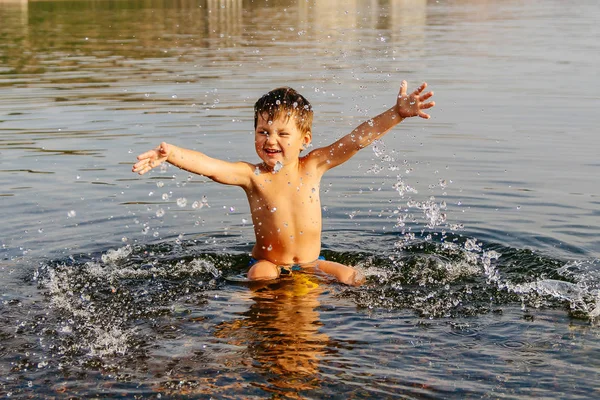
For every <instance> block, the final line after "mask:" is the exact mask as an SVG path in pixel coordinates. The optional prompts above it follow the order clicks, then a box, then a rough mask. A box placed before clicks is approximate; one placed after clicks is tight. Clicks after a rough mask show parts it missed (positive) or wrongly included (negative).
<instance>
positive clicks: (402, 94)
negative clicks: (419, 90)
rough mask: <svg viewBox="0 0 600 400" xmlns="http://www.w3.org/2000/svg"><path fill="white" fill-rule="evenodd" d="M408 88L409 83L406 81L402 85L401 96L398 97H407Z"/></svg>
mask: <svg viewBox="0 0 600 400" xmlns="http://www.w3.org/2000/svg"><path fill="white" fill-rule="evenodd" d="M407 86H408V83H407V82H406V81H402V83H401V84H400V95H399V96H398V97H401V96H406V87H407Z"/></svg>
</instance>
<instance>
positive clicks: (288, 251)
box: [246, 162, 322, 265]
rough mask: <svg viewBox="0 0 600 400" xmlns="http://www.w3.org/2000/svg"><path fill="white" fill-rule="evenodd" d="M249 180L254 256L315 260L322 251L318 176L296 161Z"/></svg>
mask: <svg viewBox="0 0 600 400" xmlns="http://www.w3.org/2000/svg"><path fill="white" fill-rule="evenodd" d="M251 180H252V182H251V184H250V187H249V188H248V189H246V194H247V196H248V203H249V205H250V212H251V213H252V221H253V223H254V232H255V235H256V244H255V246H254V249H253V251H252V255H253V257H254V258H256V259H264V260H269V261H271V262H273V263H275V264H278V265H290V264H301V263H306V262H310V261H314V260H315V259H316V258H317V257H318V256H319V253H320V250H321V222H322V221H321V202H320V197H319V185H320V180H321V175H320V174H319V173H318V172H317V170H316V169H315V168H311V167H310V165H307V163H304V162H299V164H298V166H297V167H296V168H287V167H285V168H282V169H281V170H280V171H278V172H268V171H261V173H260V174H258V175H255V176H253V177H252V179H251Z"/></svg>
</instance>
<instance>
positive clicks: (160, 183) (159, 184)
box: [156, 181, 165, 188]
mask: <svg viewBox="0 0 600 400" xmlns="http://www.w3.org/2000/svg"><path fill="white" fill-rule="evenodd" d="M163 186H165V184H164V183H163V182H161V181H158V182H156V187H159V188H161V187H163Z"/></svg>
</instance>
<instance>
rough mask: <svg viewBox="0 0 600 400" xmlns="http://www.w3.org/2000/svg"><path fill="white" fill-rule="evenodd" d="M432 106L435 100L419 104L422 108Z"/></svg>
mask: <svg viewBox="0 0 600 400" xmlns="http://www.w3.org/2000/svg"><path fill="white" fill-rule="evenodd" d="M433 106H435V101H431V102H429V103H423V104H421V108H422V109H423V108H431V107H433Z"/></svg>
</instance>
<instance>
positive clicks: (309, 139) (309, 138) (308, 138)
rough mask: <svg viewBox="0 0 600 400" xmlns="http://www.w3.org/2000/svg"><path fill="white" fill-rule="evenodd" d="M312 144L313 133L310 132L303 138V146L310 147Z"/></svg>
mask: <svg viewBox="0 0 600 400" xmlns="http://www.w3.org/2000/svg"><path fill="white" fill-rule="evenodd" d="M310 142H312V132H311V131H308V132H306V133H305V134H304V137H303V138H302V144H303V145H304V146H308V145H309V144H310Z"/></svg>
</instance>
